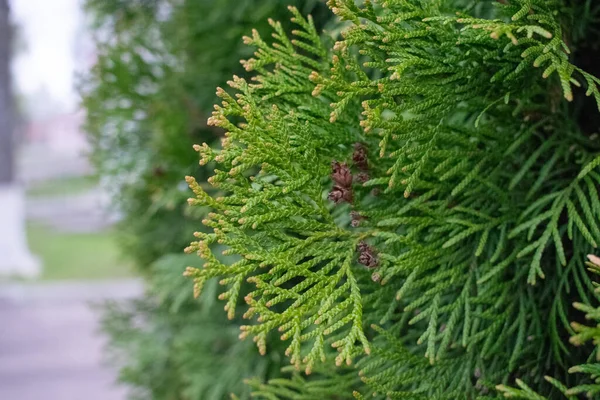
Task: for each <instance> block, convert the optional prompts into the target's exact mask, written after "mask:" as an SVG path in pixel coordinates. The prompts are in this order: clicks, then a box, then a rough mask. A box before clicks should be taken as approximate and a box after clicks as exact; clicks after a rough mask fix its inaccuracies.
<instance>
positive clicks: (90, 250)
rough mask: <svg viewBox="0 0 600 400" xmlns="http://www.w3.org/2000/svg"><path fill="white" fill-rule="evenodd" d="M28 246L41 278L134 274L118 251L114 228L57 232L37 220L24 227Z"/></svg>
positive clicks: (127, 275)
mask: <svg viewBox="0 0 600 400" xmlns="http://www.w3.org/2000/svg"><path fill="white" fill-rule="evenodd" d="M27 234H28V241H29V247H30V249H31V251H32V252H33V253H34V254H35V255H36V256H37V257H39V258H40V259H41V260H42V262H43V272H42V275H41V277H40V278H41V279H44V280H54V279H82V280H83V279H85V280H91V279H112V278H124V277H131V276H134V273H133V266H132V265H131V263H130V262H128V261H127V260H125V259H124V258H123V256H122V254H121V253H120V249H119V246H118V243H117V238H116V234H115V232H114V231H110V230H107V231H102V232H94V233H70V232H69V233H67V232H57V231H56V230H54V229H50V228H48V227H46V226H44V225H42V224H40V223H30V224H28V226H27Z"/></svg>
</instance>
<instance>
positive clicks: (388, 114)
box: [185, 0, 600, 400]
mask: <svg viewBox="0 0 600 400" xmlns="http://www.w3.org/2000/svg"><path fill="white" fill-rule="evenodd" d="M328 5H329V7H330V8H331V10H332V12H333V13H335V14H336V15H337V16H339V17H340V18H341V19H342V20H344V21H347V23H348V24H349V25H348V27H346V28H345V29H344V30H343V33H342V37H341V38H340V39H339V40H338V41H337V42H335V43H334V44H332V45H328V44H327V42H326V41H323V40H322V38H321V37H320V36H319V32H318V30H317V29H316V28H315V25H314V23H313V22H312V20H311V19H310V18H307V19H305V18H304V17H302V15H300V13H299V12H298V11H297V10H295V9H293V8H292V9H291V12H292V14H293V18H292V21H293V22H294V23H295V24H296V25H297V26H296V27H295V28H294V29H292V30H291V31H287V32H286V30H285V29H284V28H283V27H282V25H281V24H279V23H275V22H272V26H273V31H274V32H273V40H267V39H266V36H261V35H260V34H259V33H258V32H256V31H254V32H253V34H252V36H249V37H246V38H245V39H244V41H245V43H246V44H248V45H251V46H254V48H255V49H256V52H255V54H254V56H253V57H251V58H248V59H246V60H245V61H243V62H242V64H243V66H244V67H245V68H246V70H247V71H253V72H254V75H253V76H252V78H251V79H246V78H243V77H239V76H234V77H233V79H232V80H231V81H229V82H228V84H229V88H228V89H227V90H225V89H222V88H219V89H218V90H217V95H218V96H219V97H220V99H221V103H220V104H219V105H216V106H215V111H214V112H213V114H212V116H211V117H210V119H209V120H208V123H209V125H210V126H215V127H219V128H223V129H225V130H226V134H225V137H224V138H223V140H222V141H221V143H220V145H219V146H215V145H209V144H207V143H204V144H202V145H196V146H195V150H196V151H198V152H199V154H200V164H201V165H213V164H214V165H215V166H216V167H215V170H214V174H212V176H211V177H210V178H208V180H207V181H208V183H209V184H210V185H211V187H212V189H211V190H210V191H207V190H206V185H205V183H203V182H199V181H198V180H197V179H195V178H194V177H191V176H188V177H187V181H188V183H189V186H190V187H191V189H192V191H193V193H194V197H192V198H191V199H190V200H189V203H190V204H191V205H192V206H194V207H192V208H195V207H202V208H209V209H210V210H211V212H210V213H208V214H207V216H206V218H204V219H203V221H202V222H203V224H204V226H206V227H208V228H210V229H209V230H208V231H206V230H199V231H198V232H196V233H195V236H196V237H197V240H196V241H194V242H192V244H191V245H190V246H189V247H188V248H187V251H188V252H189V253H197V254H198V255H199V256H200V257H201V259H202V264H203V265H202V266H201V267H194V266H191V267H189V268H188V269H187V270H186V272H185V275H186V276H188V277H189V278H191V279H192V280H193V282H194V292H195V294H196V295H198V294H200V293H202V292H203V291H204V290H206V288H207V287H212V286H209V285H211V283H212V282H214V281H215V280H218V282H219V283H220V285H222V287H223V288H222V290H221V293H220V295H219V299H221V300H223V302H224V304H225V310H226V313H227V315H228V317H229V318H230V319H237V318H240V316H241V317H243V318H244V319H245V320H246V322H245V323H244V324H242V325H241V326H240V329H241V333H240V338H242V339H244V338H252V339H253V341H254V342H255V343H256V345H257V348H258V352H260V353H261V354H266V355H272V354H273V353H278V351H279V349H280V348H281V347H280V346H282V344H283V348H284V349H285V350H284V351H283V355H284V356H285V357H286V358H287V360H288V361H289V362H290V363H291V365H292V366H291V368H285V369H284V370H285V371H286V373H287V374H288V375H287V377H286V378H277V379H273V380H270V381H264V380H261V379H259V378H258V379H253V380H250V381H249V384H250V386H251V387H253V388H254V395H255V396H256V397H257V398H267V399H325V398H331V399H344V398H357V399H367V398H373V397H374V398H381V399H440V400H442V399H448V400H450V399H497V398H504V397H511V398H521V399H563V398H567V399H579V398H586V397H587V398H599V397H600V382H598V379H599V378H598V376H599V375H598V373H599V372H600V364H599V362H598V361H597V360H598V357H600V353H598V349H597V346H598V343H600V330H599V329H598V326H600V325H597V324H598V323H597V321H598V320H599V315H600V314H598V313H599V310H600V309H599V308H596V307H598V300H599V298H600V292H599V291H598V290H597V286H598V285H597V283H596V280H597V276H596V275H595V274H594V272H597V271H598V268H600V267H599V265H600V262H599V261H600V259H598V258H597V257H596V256H594V251H595V250H594V249H595V248H596V247H597V244H598V243H599V241H600V225H599V223H598V218H599V217H600V200H599V195H598V188H599V185H600V171H599V167H600V155H599V151H600V142H599V141H598V133H597V128H598V121H599V120H598V111H599V104H600V92H599V91H598V85H599V84H600V80H599V79H598V77H597V76H596V75H595V73H596V72H597V71H596V69H597V65H595V64H594V62H593V61H591V60H594V59H596V58H597V56H598V48H597V43H598V42H597V38H598V22H597V21H598V17H599V16H600V7H598V5H595V4H594V3H593V2H592V1H584V0H581V1H578V0H498V1H461V0H446V1H442V0H439V1H436V0H381V1H375V0H373V1H370V0H365V1H361V2H355V1H354V0H329V2H328ZM223 257H227V258H223ZM586 259H589V261H588V263H587V264H586ZM590 324H591V326H590ZM569 338H570V339H569Z"/></svg>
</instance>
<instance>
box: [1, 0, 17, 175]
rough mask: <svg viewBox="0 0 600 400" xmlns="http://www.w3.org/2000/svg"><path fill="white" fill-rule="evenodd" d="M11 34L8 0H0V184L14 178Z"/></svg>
mask: <svg viewBox="0 0 600 400" xmlns="http://www.w3.org/2000/svg"><path fill="white" fill-rule="evenodd" d="M11 36H12V35H11V26H10V21H9V18H8V0H0V184H3V183H9V182H12V181H13V179H14V146H13V145H14V138H13V129H14V125H13V122H14V120H13V117H14V115H13V111H14V110H13V104H12V101H13V98H12V90H11V79H10V53H11Z"/></svg>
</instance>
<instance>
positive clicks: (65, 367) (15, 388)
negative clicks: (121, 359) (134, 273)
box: [0, 280, 143, 400]
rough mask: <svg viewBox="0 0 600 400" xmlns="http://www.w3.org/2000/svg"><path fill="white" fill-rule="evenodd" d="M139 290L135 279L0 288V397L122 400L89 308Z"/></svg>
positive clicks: (140, 291) (138, 282) (113, 372)
mask: <svg viewBox="0 0 600 400" xmlns="http://www.w3.org/2000/svg"><path fill="white" fill-rule="evenodd" d="M142 291H143V288H142V283H141V281H139V280H127V281H114V282H103V283H84V282H69V283H47V284H14V283H13V284H0V399H2V400H4V399H6V400H42V399H44V400H124V399H125V398H126V397H125V389H124V388H122V387H116V386H115V384H114V382H115V379H116V374H117V373H116V371H114V370H113V369H111V368H109V367H108V366H105V365H103V359H104V356H103V346H104V344H105V339H104V338H103V337H102V336H101V335H100V333H99V332H98V316H97V315H96V313H95V312H94V311H93V310H92V309H90V307H89V304H90V302H92V303H94V302H100V301H102V300H107V299H125V298H130V297H134V296H139V295H141V294H142Z"/></svg>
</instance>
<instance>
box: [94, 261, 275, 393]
mask: <svg viewBox="0 0 600 400" xmlns="http://www.w3.org/2000/svg"><path fill="white" fill-rule="evenodd" d="M186 263H190V264H192V265H194V264H197V262H195V260H190V256H181V255H173V256H167V257H164V258H163V259H161V260H160V261H158V262H157V263H156V264H155V265H154V266H153V269H152V272H153V278H152V280H151V282H150V283H149V286H150V287H149V289H148V293H147V294H148V295H147V297H146V298H143V299H138V300H132V301H128V302H114V303H109V304H108V305H107V306H106V307H105V309H104V311H103V326H104V329H105V331H106V332H107V333H109V334H110V337H111V338H112V340H111V343H110V350H111V352H110V354H111V356H112V357H113V362H115V363H116V364H118V365H122V368H121V370H120V377H119V378H120V380H121V381H122V382H126V383H127V384H128V386H129V387H130V389H131V392H130V398H133V399H203V400H204V399H207V400H220V399H224V398H227V397H228V396H229V394H230V393H232V392H235V393H238V394H240V395H241V396H242V398H248V394H249V388H246V387H244V384H243V379H245V378H250V377H261V378H262V379H265V378H266V377H269V376H273V375H277V373H278V371H277V370H276V366H277V365H279V361H278V355H277V354H272V355H271V356H270V357H268V358H265V357H261V358H257V357H256V356H255V355H254V354H253V353H254V352H253V350H254V349H253V347H252V346H251V344H250V343H246V342H240V341H239V340H238V339H237V328H236V327H235V326H234V325H232V324H231V322H230V321H228V320H227V319H226V318H225V316H224V315H222V314H221V313H215V312H214V311H212V310H211V308H212V307H214V306H215V304H213V303H214V300H213V299H214V296H212V298H211V295H214V293H215V289H216V286H215V285H212V286H213V288H210V287H208V288H207V291H206V295H205V296H203V299H202V300H203V304H202V306H201V307H200V308H199V307H198V306H197V304H193V303H191V302H190V301H189V300H188V298H189V295H188V296H186V295H185V294H186V293H188V294H189V291H190V283H189V282H188V281H187V280H186V279H185V278H183V276H182V268H181V265H185V264H186ZM211 289H212V290H211ZM219 314H221V315H219ZM190 349H194V352H190V351H189V350H190Z"/></svg>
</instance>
